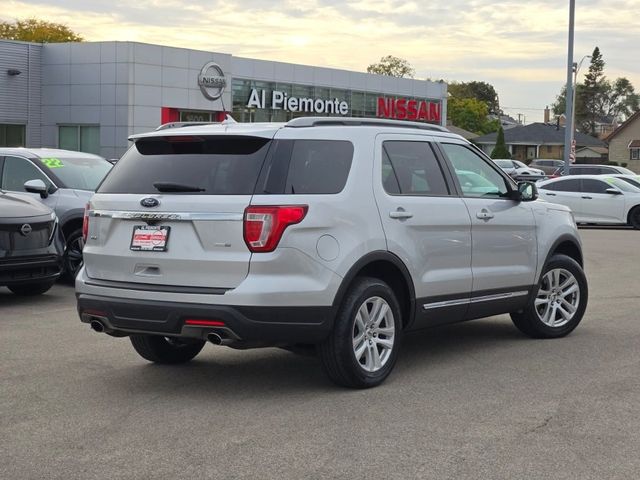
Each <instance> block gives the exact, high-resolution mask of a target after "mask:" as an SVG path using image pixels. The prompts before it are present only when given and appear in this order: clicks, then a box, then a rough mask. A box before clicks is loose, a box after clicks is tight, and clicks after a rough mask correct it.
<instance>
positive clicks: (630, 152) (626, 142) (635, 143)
mask: <svg viewBox="0 0 640 480" xmlns="http://www.w3.org/2000/svg"><path fill="white" fill-rule="evenodd" d="M606 141H607V143H608V144H609V161H610V162H617V163H619V164H622V163H626V164H627V168H629V169H631V170H633V171H634V172H636V173H640V110H638V111H637V112H636V113H634V114H633V115H631V116H630V117H629V118H628V119H627V120H626V121H625V122H624V123H623V124H622V125H620V126H619V127H618V128H616V129H615V130H614V131H613V132H612V133H611V134H610V135H609V136H608V137H607V138H606Z"/></svg>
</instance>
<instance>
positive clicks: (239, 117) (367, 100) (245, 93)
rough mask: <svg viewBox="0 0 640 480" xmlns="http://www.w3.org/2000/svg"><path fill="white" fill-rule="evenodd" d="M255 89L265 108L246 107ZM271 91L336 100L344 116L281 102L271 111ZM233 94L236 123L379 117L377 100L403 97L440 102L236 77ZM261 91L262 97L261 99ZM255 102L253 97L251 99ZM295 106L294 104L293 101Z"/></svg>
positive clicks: (418, 99) (328, 110)
mask: <svg viewBox="0 0 640 480" xmlns="http://www.w3.org/2000/svg"><path fill="white" fill-rule="evenodd" d="M253 90H255V91H256V92H257V95H258V99H259V102H260V103H262V102H263V100H264V106H260V107H258V106H257V105H255V104H254V105H252V106H251V107H249V106H247V105H248V103H249V99H250V98H251V92H252V91H253ZM274 91H278V92H281V93H282V94H283V97H286V98H292V97H295V98H297V99H312V100H313V102H314V105H315V102H316V101H317V100H321V101H330V102H332V103H333V104H334V105H335V100H336V99H337V101H338V104H340V102H345V103H346V104H347V105H348V109H347V113H346V115H341V114H340V113H334V111H335V110H336V108H335V106H333V105H332V106H331V108H330V109H329V108H328V107H326V106H325V107H324V108H326V110H325V111H322V110H320V111H319V113H315V111H316V110H315V109H313V111H309V109H308V107H307V108H306V110H307V111H304V110H300V109H294V110H289V109H287V108H286V106H284V105H283V104H284V102H281V103H280V106H281V108H272V107H271V102H272V99H273V98H272V95H273V92H274ZM232 92H233V113H232V116H233V118H234V119H235V120H236V121H238V122H286V121H288V120H291V119H293V118H296V117H307V116H334V115H335V116H350V117H367V118H376V117H378V99H379V98H381V97H382V98H386V99H394V100H397V99H400V98H403V99H405V100H406V101H407V102H408V101H411V100H416V101H418V102H423V101H427V102H436V103H440V102H441V100H439V99H427V98H419V97H401V96H396V95H388V94H383V93H376V92H360V91H352V90H344V89H340V88H330V87H319V86H312V85H298V84H289V83H281V82H278V83H276V82H262V81H259V82H258V81H254V80H247V79H241V78H235V79H233V82H232ZM263 92H264V97H263V96H262V95H263ZM254 101H255V97H254ZM294 104H296V103H295V102H294Z"/></svg>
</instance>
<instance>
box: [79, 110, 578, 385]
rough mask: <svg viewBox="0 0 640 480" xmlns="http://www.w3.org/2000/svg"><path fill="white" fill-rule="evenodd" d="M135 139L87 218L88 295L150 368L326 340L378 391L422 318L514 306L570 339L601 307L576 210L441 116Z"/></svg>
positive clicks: (83, 301)
mask: <svg viewBox="0 0 640 480" xmlns="http://www.w3.org/2000/svg"><path fill="white" fill-rule="evenodd" d="M131 139H132V140H133V141H134V145H133V146H132V147H131V148H130V150H129V151H128V152H127V153H126V154H125V155H124V157H123V158H122V159H121V160H120V161H119V162H118V163H117V164H116V165H115V167H114V168H113V170H112V171H111V172H110V173H109V174H108V176H107V178H106V179H105V181H104V182H103V183H102V185H101V186H100V187H99V189H98V191H97V193H96V195H95V196H94V197H93V198H92V200H91V203H90V205H89V209H88V211H87V213H86V216H85V234H86V235H87V238H86V244H85V249H84V257H85V264H84V267H83V268H82V269H81V271H80V273H79V275H78V277H77V279H76V291H77V299H78V312H79V314H80V317H81V319H82V321H83V322H85V323H89V324H91V326H92V328H93V329H94V330H96V331H99V332H106V333H108V334H110V335H112V336H116V337H121V336H128V337H129V338H130V340H131V343H132V344H133V347H134V348H135V350H136V351H137V352H138V353H139V354H140V355H141V356H142V357H144V358H145V359H147V360H150V361H152V362H158V363H181V362H186V361H189V360H191V359H192V358H193V357H195V356H196V355H197V354H198V353H199V352H200V350H201V349H202V348H203V346H204V344H205V341H206V340H209V341H210V342H212V343H214V344H222V345H228V346H230V347H236V348H247V347H259V346H280V347H287V348H294V347H299V346H309V345H313V346H315V347H316V349H317V352H318V355H319V357H320V359H321V362H322V365H323V366H324V369H325V370H326V372H327V374H328V375H329V377H330V378H331V379H332V380H333V381H335V382H337V383H338V384H341V385H345V386H349V387H359V388H363V387H371V386H374V385H377V384H379V383H381V382H382V381H383V380H384V379H385V378H386V376H387V375H388V374H389V373H390V371H391V369H392V368H393V365H394V363H395V361H396V358H397V355H398V351H399V348H400V344H401V339H402V337H403V336H404V335H405V334H406V333H408V332H410V331H412V330H416V329H420V328H425V327H431V326H434V325H440V324H445V323H452V322H460V321H464V320H470V319H474V318H480V317H486V316H490V315H496V314H503V313H509V314H511V318H512V319H513V322H514V323H515V325H516V326H517V327H518V328H519V329H520V330H521V331H522V332H524V333H525V334H527V335H529V336H531V337H538V338H540V337H544V338H552V337H561V336H564V335H567V334H568V333H569V332H571V331H572V330H573V329H574V328H575V327H576V326H577V325H578V323H579V322H580V320H581V319H582V316H583V314H584V311H585V308H586V305H587V283H586V279H585V275H584V273H583V269H582V264H583V258H582V251H581V244H580V239H579V236H578V232H577V229H576V225H575V222H574V220H573V217H572V215H571V212H570V210H569V209H568V208H566V207H564V206H560V205H555V204H552V203H547V202H543V201H535V200H536V198H537V192H536V189H535V186H534V185H533V184H532V183H521V184H519V185H517V184H515V183H514V181H513V180H512V179H511V178H510V177H509V176H508V175H507V174H506V173H504V172H503V171H502V170H501V169H500V168H498V167H497V166H496V165H495V164H493V162H491V160H490V159H488V158H487V157H486V156H485V155H484V154H483V153H482V152H481V151H480V150H478V149H477V148H475V147H473V146H472V145H471V144H469V142H467V141H466V140H464V139H463V138H462V137H460V136H458V135H454V134H452V133H449V132H448V131H447V130H446V129H444V128H442V127H437V126H431V125H425V124H416V123H410V122H398V121H387V120H378V121H376V120H368V119H367V120H365V119H336V118H297V119H295V120H292V121H290V122H288V123H286V124H233V123H232V124H227V123H225V124H217V125H199V126H186V127H178V128H170V129H163V130H159V131H156V132H152V133H147V134H141V135H135V136H133V137H132V138H131Z"/></svg>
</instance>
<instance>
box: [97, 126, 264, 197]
mask: <svg viewBox="0 0 640 480" xmlns="http://www.w3.org/2000/svg"><path fill="white" fill-rule="evenodd" d="M270 143H271V140H270V139H268V138H261V137H248V136H188V137H184V136H167V137H153V138H143V139H140V140H138V141H137V142H136V143H135V144H134V145H133V146H132V147H131V148H130V149H129V150H128V151H127V153H125V154H124V156H123V157H122V159H120V160H119V161H118V163H117V164H116V165H115V166H114V167H113V169H112V170H111V172H110V173H109V174H108V175H107V177H106V179H105V180H104V182H103V183H102V185H101V186H100V187H99V188H98V192H99V193H143V194H150V193H158V192H159V190H158V188H157V187H156V186H154V183H156V184H158V183H165V184H175V185H178V186H184V187H193V190H194V191H188V192H186V191H185V193H189V194H190V195H250V194H252V193H253V190H254V188H255V185H256V181H257V179H258V175H259V174H260V169H261V168H262V164H263V162H264V159H265V157H266V155H267V151H268V150H269V145H270ZM196 190H197V191H196Z"/></svg>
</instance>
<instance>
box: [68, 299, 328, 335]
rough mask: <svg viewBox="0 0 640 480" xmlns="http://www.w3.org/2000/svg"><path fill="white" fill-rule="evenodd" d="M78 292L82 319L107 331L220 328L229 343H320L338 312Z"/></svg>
mask: <svg viewBox="0 0 640 480" xmlns="http://www.w3.org/2000/svg"><path fill="white" fill-rule="evenodd" d="M76 296H77V301H78V314H79V315H80V319H81V321H82V322H84V323H91V322H92V321H98V322H101V323H102V325H103V326H104V331H105V332H107V333H111V334H114V335H128V334H136V333H137V334H148V335H163V336H172V337H185V338H201V339H206V338H207V336H208V335H209V334H210V333H217V334H220V335H221V336H222V337H223V339H226V341H225V342H224V343H226V344H229V345H230V346H234V345H236V346H243V345H247V346H254V345H284V344H294V343H317V342H320V341H322V340H323V339H325V338H326V337H327V335H328V334H329V332H330V330H331V327H332V325H333V319H334V315H335V308H334V307H331V306H328V307H327V306H317V307H315V306H314V307H297V306H281V307H253V306H251V307H247V306H232V305H207V304H194V303H178V302H166V301H155V300H142V299H122V298H113V297H103V296H99V295H91V294H84V293H78V294H76ZM188 319H192V320H193V319H195V320H209V321H212V320H213V321H217V322H223V323H224V326H200V325H188V324H186V323H185V322H186V320H188Z"/></svg>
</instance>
